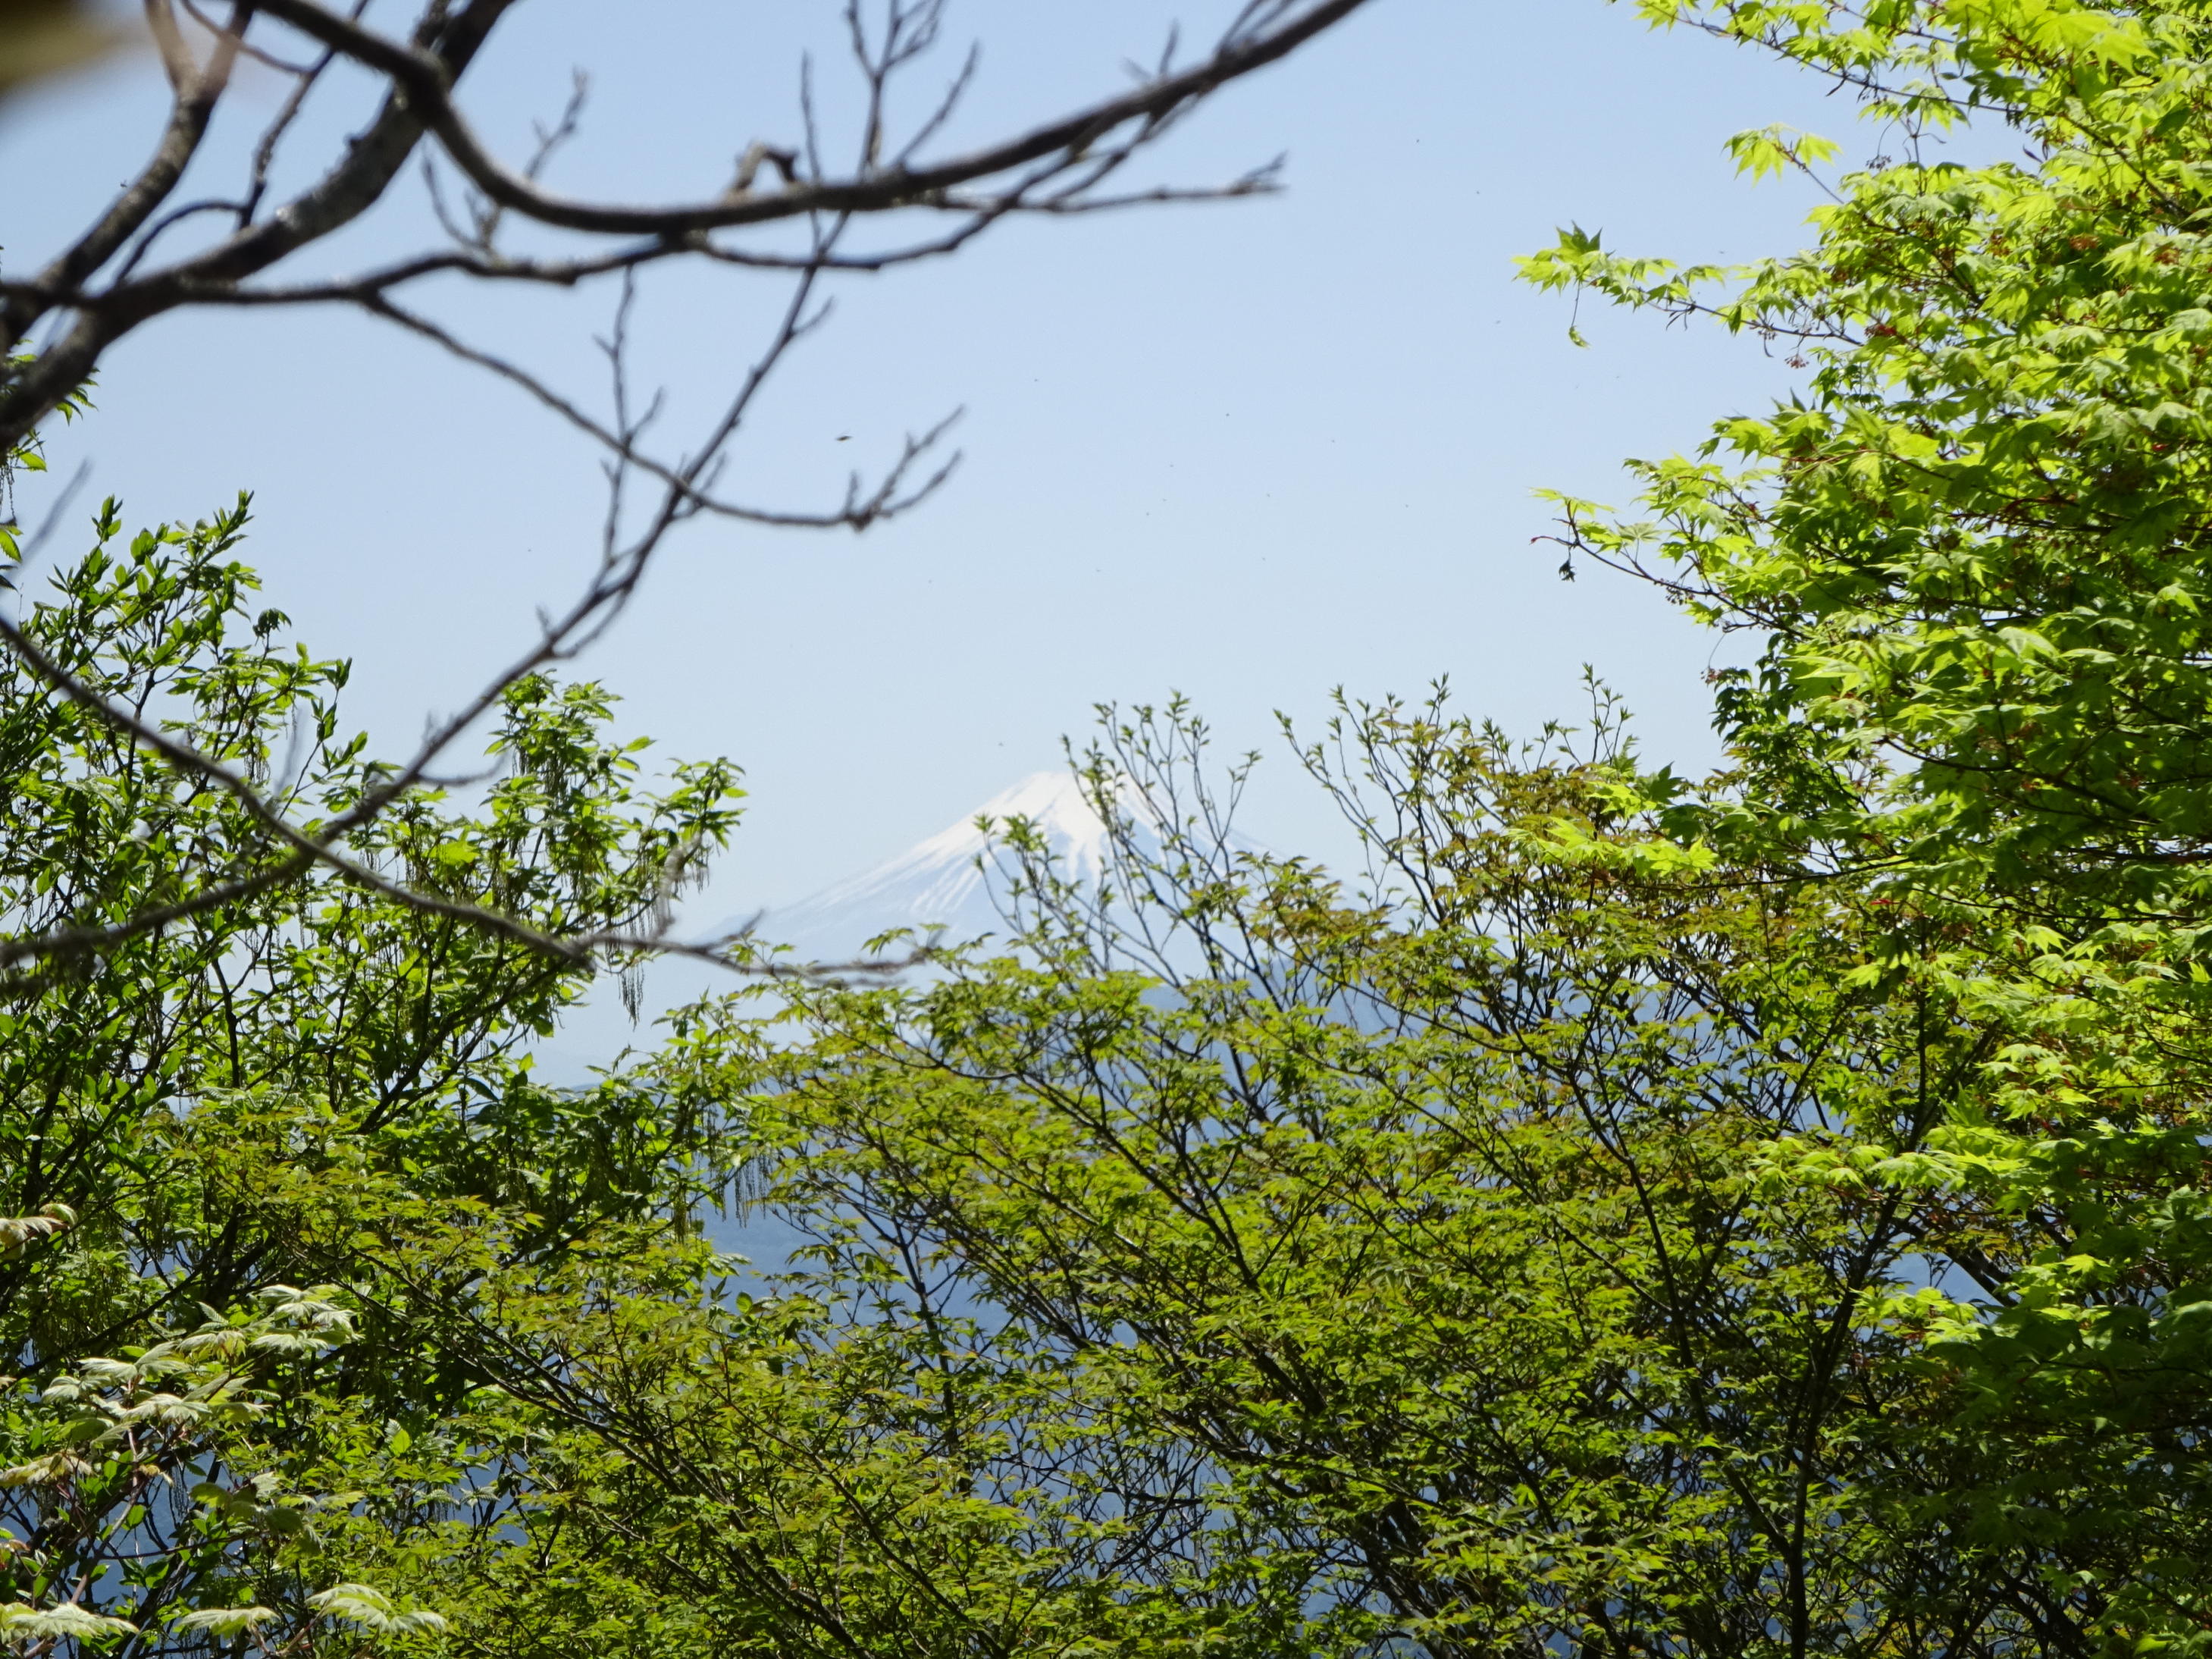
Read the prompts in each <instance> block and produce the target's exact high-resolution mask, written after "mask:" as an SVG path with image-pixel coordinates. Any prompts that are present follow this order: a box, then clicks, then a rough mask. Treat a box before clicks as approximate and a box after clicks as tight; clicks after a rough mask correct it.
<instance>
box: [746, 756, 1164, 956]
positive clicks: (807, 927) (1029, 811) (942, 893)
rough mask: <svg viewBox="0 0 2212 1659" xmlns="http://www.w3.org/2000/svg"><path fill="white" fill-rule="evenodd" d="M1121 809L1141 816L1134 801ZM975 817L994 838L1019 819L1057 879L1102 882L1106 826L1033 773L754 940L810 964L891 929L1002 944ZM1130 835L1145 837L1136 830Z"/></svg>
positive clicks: (1075, 791) (789, 912)
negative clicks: (1052, 863)
mask: <svg viewBox="0 0 2212 1659" xmlns="http://www.w3.org/2000/svg"><path fill="white" fill-rule="evenodd" d="M1127 809H1128V810H1130V811H1132V812H1137V811H1140V810H1141V809H1140V806H1139V803H1137V802H1136V801H1134V800H1130V801H1129V802H1128V803H1127ZM979 817H987V818H989V819H991V820H992V821H993V823H994V824H995V825H997V826H1000V829H999V833H1000V834H1002V833H1003V826H1004V824H1005V823H1006V820H1007V819H1009V818H1015V817H1021V818H1027V819H1028V820H1030V822H1031V823H1033V824H1035V825H1036V829H1037V831H1038V833H1039V834H1040V835H1041V836H1042V837H1043V838H1044V841H1045V844H1046V845H1047V846H1048V847H1049V848H1051V850H1052V853H1053V855H1054V859H1055V860H1057V862H1058V865H1059V867H1060V872H1061V873H1062V874H1063V875H1065V876H1066V877H1067V878H1069V879H1071V880H1073V881H1075V882H1077V883H1079V884H1084V885H1091V884H1096V883H1097V881H1098V880H1099V879H1100V878H1102V877H1103V875H1104V873H1105V870H1106V864H1107V859H1108V854H1109V837H1108V834H1107V829H1106V825H1105V823H1103V821H1102V820H1101V819H1100V817H1099V816H1098V814H1097V812H1096V811H1093V810H1092V808H1091V803H1090V802H1089V801H1088V800H1086V799H1085V798H1084V794H1083V789H1082V787H1081V785H1079V783H1078V782H1077V781H1076V780H1075V778H1074V777H1073V776H1072V775H1070V774H1068V773H1066V772H1036V773H1032V774H1031V775H1030V776H1028V777H1026V778H1024V779H1023V780H1022V781H1020V782H1019V783H1017V784H1015V785H1014V786H1013V787H1012V788H1010V789H1006V790H1003V791H1001V792H1000V793H998V794H996V795H994V796H993V797H992V798H991V799H989V800H987V801H985V802H984V803H983V804H982V805H981V806H979V807H977V808H976V809H975V811H973V812H970V813H969V814H968V815H967V816H966V817H963V818H962V819H961V820H960V822H958V823H953V824H949V825H947V826H946V827H945V829H941V830H939V831H938V833H937V834H935V835H933V836H930V837H929V838H928V839H927V840H926V841H923V842H919V843H917V844H916V845H915V846H913V847H911V848H908V849H907V850H906V851H905V852H903V853H901V854H898V855H897V856H896V857H895V858H891V859H887V860H884V862H883V863H881V864H879V865H878V866H875V867H874V868H873V869H872V870H868V871H866V872H862V873H861V874H860V875H857V876H854V877H853V878H850V879H848V880H846V881H841V882H839V883H837V884H836V885H835V886H831V887H826V888H824V889H823V890H821V891H820V892H818V893H815V894H812V895H811V896H808V897H806V898H804V899H801V900H800V901H799V902H797V903H795V904H792V905H789V906H787V907H785V908H781V909H775V910H771V911H769V913H768V915H766V916H764V917H763V918H762V920H761V921H760V924H759V926H758V927H757V929H756V932H757V934H758V935H759V937H761V938H763V939H769V940H773V941H775V943H777V944H781V945H791V946H793V950H794V953H795V954H796V955H798V956H799V957H803V958H805V959H808V960H812V961H818V962H842V961H848V960H850V959H851V958H853V957H855V956H857V955H859V954H860V951H861V948H862V946H863V945H865V944H866V941H867V940H868V939H872V938H873V937H875V936H876V935H877V934H878V933H884V932H887V931H888V930H890V929H891V928H894V927H914V928H918V929H923V930H927V929H928V928H931V927H943V928H945V933H946V937H947V938H948V939H973V938H975V937H978V936H980V935H981V934H985V933H993V934H997V935H1000V936H1001V937H1003V936H1004V935H1005V933H1006V920H1005V915H1004V907H1005V904H1006V897H1007V891H1006V873H1005V872H1004V871H1003V870H1002V869H1000V867H999V861H1000V860H1001V859H1002V858H1003V857H1004V856H1005V854H1003V852H1002V851H1000V848H999V846H998V840H997V836H996V835H992V836H987V835H986V834H985V833H984V832H983V831H982V830H981V829H978V828H977V827H976V819H977V818H979ZM1144 833H1146V831H1145V828H1144V826H1143V825H1142V823H1141V821H1140V823H1139V834H1140V835H1142V834H1144ZM979 860H980V861H981V863H980V867H979Z"/></svg>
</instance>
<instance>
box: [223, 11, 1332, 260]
mask: <svg viewBox="0 0 2212 1659" xmlns="http://www.w3.org/2000/svg"><path fill="white" fill-rule="evenodd" d="M1367 3H1369V0H1320V3H1318V4H1316V5H1315V6H1314V7H1313V8H1312V9H1310V10H1308V11H1307V12H1306V13H1305V14H1304V15H1303V16H1300V17H1298V18H1297V19H1296V20H1295V21H1290V22H1286V23H1284V24H1282V25H1280V26H1279V27H1276V28H1274V29H1273V30H1272V31H1247V32H1243V33H1232V34H1231V37H1229V38H1228V39H1227V40H1225V41H1224V42H1223V44H1222V45H1221V46H1220V48H1219V49H1218V50H1217V51H1216V52H1214V53H1213V55H1212V57H1211V58H1207V59H1206V61H1205V62H1204V63H1202V64H1198V65H1197V66H1195V67H1194V68H1192V69H1188V70H1184V71H1183V72H1182V73H1181V74H1180V75H1170V76H1163V77H1162V78H1160V79H1158V80H1157V81H1154V82H1152V83H1150V84H1149V85H1146V86H1145V87H1141V88H1138V89H1137V90H1136V91H1133V92H1130V93H1127V94H1123V95H1122V96H1121V97H1119V98H1109V99H1105V100H1101V101H1100V102H1098V103H1096V104H1093V105H1091V106H1090V107H1088V108H1086V109H1084V110H1080V111H1079V112H1076V113H1075V114H1073V115H1071V116H1067V117H1066V118H1062V119H1060V120H1058V121H1054V122H1052V123H1050V124H1048V125H1045V126H1042V127H1038V128H1036V129H1035V130H1033V131H1030V132H1028V133H1025V134H1024V135H1022V136H1021V137H1017V138H1012V139H1009V140H1007V141H1006V142H1005V143H1000V144H995V145H993V146H991V147H989V148H988V149H981V150H977V151H975V152H973V153H971V154H969V155H963V156H957V157H955V158H954V159H952V160H951V161H940V162H938V163H936V164H935V165H933V166H930V167H911V166H907V167H898V168H896V169H895V170H886V171H881V172H878V173H872V174H866V175H863V176H860V177H856V178H854V179H843V180H836V181H829V180H817V181H815V182H811V183H806V184H801V185H793V186H792V187H790V188H788V189H786V190H783V191H778V192H776V193H775V194H774V195H771V196H759V195H754V194H751V193H750V192H749V193H746V194H744V195H741V196H726V197H721V198H720V199H718V200H714V201H709V202H697V203H692V204H685V205H681V206H675V207H665V208H647V207H635V206H630V205H628V204H623V203H611V202H609V203H599V202H585V201H579V200H575V199H573V198H570V197H561V196H555V195H553V194H551V193H550V192H549V191H544V190H542V189H540V188H538V186H537V185H534V184H532V182H531V181H530V180H529V179H527V178H526V177H524V176H523V175H522V174H520V173H515V172H513V171H512V170H510V169H509V168H508V167H506V166H505V165H504V164H502V163H501V162H500V161H498V160H497V159H496V158H495V157H494V156H493V155H491V154H490V153H489V151H487V150H486V149H484V147H483V143H482V142H481V141H480V140H478V139H477V137H476V135H475V133H474V132H473V131H471V129H470V128H469V127H468V125H467V124H466V123H465V122H464V121H463V120H462V118H461V116H460V112H459V110H458V109H457V108H456V107H455V106H454V104H453V76H452V75H451V74H450V72H449V71H448V70H447V66H446V64H444V63H443V62H441V60H440V59H439V58H437V57H436V56H435V54H433V53H430V52H422V51H421V50H419V49H416V48H411V47H408V46H402V45H401V44H399V43H398V42H397V41H394V40H387V39H386V38H385V37H384V36H382V35H380V34H377V33H374V32H373V31H371V30H369V29H366V28H362V27H360V26H358V25H357V24H355V23H352V22H349V21H347V20H345V19H343V18H341V17H337V16H335V15H332V14H331V13H330V12H329V11H327V10H325V9H324V8H323V7H321V6H319V5H316V4H314V3H313V0H258V9H259V10H260V11H262V12H264V13H265V14H267V15H270V16H272V17H276V18H278V19H281V20H282V21H284V22H286V23H289V24H290V25H291V26H292V27H295V28H296V29H298V30H300V31H301V33H304V34H307V35H308V36H310V37H311V38H313V39H314V40H319V41H320V42H322V43H323V44H324V45H325V46H330V47H332V48H334V49H336V50H337V52H340V53H342V54H343V55H344V56H346V57H349V58H353V59H354V60H355V61H356V62H357V63H359V64H362V65H364V66H365V67H367V68H369V69H373V70H376V71H377V72H378V73H380V74H381V75H384V76H388V77H390V79H391V80H392V82H393V84H394V85H395V86H397V87H399V88H404V91H405V94H406V96H407V97H408V99H409V100H410V105H411V106H412V107H413V108H414V109H416V111H418V112H420V115H421V118H422V120H423V121H424V122H425V123H426V125H428V127H429V129H430V131H432V132H434V133H435V135H436V136H437V138H438V141H439V143H440V144H441V146H443V148H444V149H445V151H446V154H447V155H449V156H451V157H452V158H453V164H454V165H455V166H456V167H459V168H460V170H461V171H462V172H463V173H465V174H466V175H467V176H468V178H469V179H470V181H471V183H472V184H474V185H476V187H477V189H478V190H481V191H483V193H484V194H485V195H486V196H488V197H490V198H491V199H492V200H493V201H494V202H495V203H497V204H500V205H501V206H502V207H506V208H511V209H513V210H514V211H516V212H518V213H520V214H522V215H524V216H526V217H528V218H531V219H533V220H536V221H537V222H539V223H540V224H546V225H554V226H558V227H560V228H563V229H568V230H580V231H590V232H597V233H600V234H607V235H617V236H623V235H653V236H673V235H681V234H684V233H686V232H690V231H698V230H713V229H716V228H720V227H723V226H729V225H756V224H764V223H767V222H770V221H775V220H785V219H793V218H797V217H799V216H804V215H808V214H814V213H825V212H827V213H882V212H888V211H890V210H895V209H898V208H903V207H913V206H927V205H929V204H930V203H931V201H932V198H933V197H935V196H936V195H937V193H938V192H939V191H947V190H951V189H954V188H956V187H957V186H959V185H965V184H970V183H973V182H974V181H975V180H976V179H986V178H990V177H993V176H994V175H996V174H999V173H1007V172H1011V171H1012V170H1013V169H1014V168H1016V167H1023V166H1026V165H1027V164H1029V163H1030V162H1033V161H1042V160H1043V159H1044V158H1045V157H1047V156H1051V155H1060V154H1064V153H1065V154H1073V155H1080V154H1081V153H1082V152H1083V151H1085V150H1086V149H1089V148H1091V146H1092V145H1094V144H1096V143H1098V141H1099V140H1100V139H1102V138H1103V137H1106V135H1107V134H1109V133H1110V132H1112V131H1115V129H1116V128H1119V127H1121V126H1125V125H1128V124H1129V123H1131V122H1133V121H1145V120H1158V119H1159V118H1162V117H1164V116H1165V115H1168V114H1170V112H1174V111H1176V110H1177V109H1180V108H1182V106H1185V105H1188V104H1190V103H1193V102H1194V101H1196V100H1199V99H1200V98H1203V97H1204V96H1205V95H1206V94H1208V93H1210V92H1212V91H1215V90H1216V89H1218V88H1220V87H1222V86H1223V85H1225V84H1226V83H1227V82H1231V81H1233V80H1237V79H1238V78H1240V77H1241V76H1246V75H1249V74H1251V73H1252V72H1253V71H1254V70H1259V69H1263V68H1265V67H1266V66H1267V65H1268V64H1273V63H1275V62H1277V61H1279V59H1281V58H1285V57H1288V56H1289V55H1290V54H1291V52H1294V51H1296V50H1297V48H1298V47H1299V46H1303V45H1304V43H1305V42H1306V41H1308V40H1311V39H1312V38H1313V37H1314V36H1316V35H1317V34H1319V33H1322V31H1323V30H1325V29H1327V28H1329V27H1332V26H1333V25H1334V24H1336V23H1339V22H1341V21H1343V20H1344V19H1345V18H1346V17H1348V16H1350V15H1352V13H1353V12H1355V11H1357V10H1358V9H1360V7H1362V6H1363V5H1365V4H1367Z"/></svg>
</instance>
